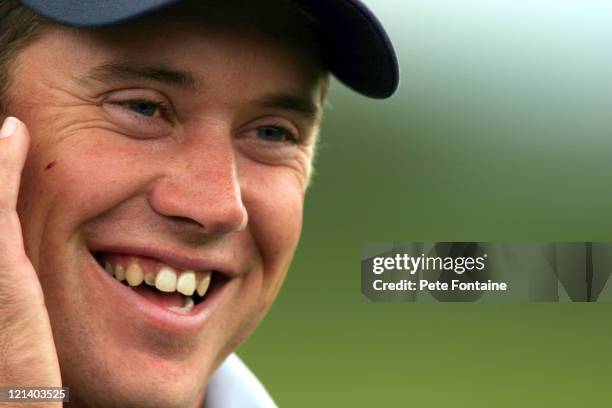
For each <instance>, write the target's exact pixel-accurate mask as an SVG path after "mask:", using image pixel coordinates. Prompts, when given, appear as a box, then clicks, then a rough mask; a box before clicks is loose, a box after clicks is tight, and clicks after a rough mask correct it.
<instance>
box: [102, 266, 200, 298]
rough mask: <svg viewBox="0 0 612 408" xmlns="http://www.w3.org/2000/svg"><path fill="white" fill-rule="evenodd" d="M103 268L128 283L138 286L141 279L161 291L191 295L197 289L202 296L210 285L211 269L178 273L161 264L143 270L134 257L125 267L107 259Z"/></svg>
mask: <svg viewBox="0 0 612 408" xmlns="http://www.w3.org/2000/svg"><path fill="white" fill-rule="evenodd" d="M104 269H105V270H106V272H108V273H109V274H110V275H112V276H114V277H115V279H117V280H119V281H124V280H127V283H128V285H130V286H138V285H140V284H141V283H142V282H143V281H144V282H145V283H146V284H147V285H149V286H155V287H156V288H157V289H158V290H160V291H162V292H179V293H181V294H183V295H185V296H191V295H193V294H194V292H196V291H197V293H198V295H200V296H204V295H205V294H206V292H207V291H208V288H209V286H210V278H211V275H212V273H211V271H198V272H195V271H191V270H187V271H183V272H181V273H180V274H179V273H177V272H176V270H174V269H173V268H172V267H170V266H168V265H164V266H162V267H161V268H160V269H159V270H158V271H147V272H146V274H145V273H144V272H143V268H142V267H141V266H140V264H139V263H138V261H137V260H136V259H130V260H129V262H128V264H127V267H124V266H123V265H121V264H120V263H117V264H116V265H115V266H114V267H113V265H111V264H110V263H109V262H108V261H105V263H104Z"/></svg>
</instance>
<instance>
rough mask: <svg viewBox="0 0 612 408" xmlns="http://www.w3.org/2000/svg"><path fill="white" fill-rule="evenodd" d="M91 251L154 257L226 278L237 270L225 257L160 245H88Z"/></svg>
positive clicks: (172, 265)
mask: <svg viewBox="0 0 612 408" xmlns="http://www.w3.org/2000/svg"><path fill="white" fill-rule="evenodd" d="M90 250H91V251H92V252H94V253H95V252H113V253H117V254H123V255H128V256H129V255H133V256H142V257H147V258H152V259H155V260H157V261H159V262H161V263H164V264H166V265H168V266H171V267H173V268H175V269H178V270H195V271H214V272H219V273H221V274H222V275H225V276H227V277H228V278H235V277H237V276H238V275H239V273H238V271H237V270H236V269H235V268H234V267H233V266H232V265H231V262H230V261H229V260H227V259H221V258H219V257H215V256H214V255H210V256H203V255H195V254H193V253H190V252H187V251H181V250H174V249H169V248H161V247H143V246H133V245H103V244H102V245H96V246H95V247H93V246H92V247H90Z"/></svg>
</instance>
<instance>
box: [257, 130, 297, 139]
mask: <svg viewBox="0 0 612 408" xmlns="http://www.w3.org/2000/svg"><path fill="white" fill-rule="evenodd" d="M257 137H258V138H259V139H261V140H264V141H266V142H277V143H281V142H297V137H296V136H295V135H294V134H293V133H292V132H290V131H289V130H287V129H284V128H282V127H279V126H261V127H258V128H257Z"/></svg>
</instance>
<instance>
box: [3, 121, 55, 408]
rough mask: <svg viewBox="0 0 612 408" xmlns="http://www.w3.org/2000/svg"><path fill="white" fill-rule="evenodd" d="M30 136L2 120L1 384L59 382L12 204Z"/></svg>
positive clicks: (15, 123) (42, 308) (37, 283)
mask: <svg viewBox="0 0 612 408" xmlns="http://www.w3.org/2000/svg"><path fill="white" fill-rule="evenodd" d="M29 141H30V139H29V134H28V130H27V128H26V126H25V124H23V123H22V122H21V121H19V120H17V119H15V118H7V119H6V120H5V122H4V125H3V127H2V130H1V131H0V387H61V377H60V369H59V363H58V359H57V353H56V350H55V344H54V343H53V335H52V332H51V324H50V322H49V315H48V313H47V308H46V306H45V301H44V297H43V291H42V287H41V285H40V281H39V280H38V276H37V275H36V271H35V270H34V268H33V266H32V264H31V263H30V260H29V259H28V258H27V256H26V253H25V249H24V244H23V238H22V233H21V225H20V222H19V217H18V215H17V209H16V206H17V196H18V193H19V185H20V180H21V172H22V170H23V166H24V163H25V160H26V156H27V153H28V147H29ZM3 406H6V405H3ZM16 406H21V407H23V406H24V405H23V404H16ZM36 406H38V407H40V406H41V404H36ZM48 406H61V404H57V403H56V404H49V405H48Z"/></svg>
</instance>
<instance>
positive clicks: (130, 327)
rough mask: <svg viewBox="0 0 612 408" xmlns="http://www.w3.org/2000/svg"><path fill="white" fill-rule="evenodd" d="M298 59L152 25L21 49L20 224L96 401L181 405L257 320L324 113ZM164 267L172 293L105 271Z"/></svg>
mask: <svg viewBox="0 0 612 408" xmlns="http://www.w3.org/2000/svg"><path fill="white" fill-rule="evenodd" d="M300 57H301V56H300V54H299V50H298V51H292V50H291V48H290V47H288V46H285V45H283V44H281V43H278V42H276V41H273V40H272V39H269V38H268V37H265V36H261V35H255V34H254V33H253V32H241V31H238V30H235V29H229V28H222V27H216V28H210V27H209V28H203V27H201V26H198V25H196V24H191V23H182V24H180V25H178V24H173V23H170V22H167V23H166V24H161V23H156V22H154V21H150V22H148V23H147V24H146V25H142V24H141V25H131V26H128V27H122V28H113V29H104V30H94V31H77V30H71V29H63V28H62V29H60V28H53V29H51V30H50V31H48V32H46V33H45V34H44V35H43V36H42V37H41V38H39V39H38V40H36V41H35V42H34V43H33V44H31V45H30V46H28V47H27V48H26V49H25V50H24V51H23V52H22V53H21V55H20V57H19V59H18V61H17V65H16V69H15V74H14V82H13V83H12V93H11V99H10V106H9V111H8V112H7V113H8V114H10V115H14V116H17V117H18V118H20V119H21V120H23V121H24V122H25V123H26V124H27V125H28V127H29V130H30V134H31V138H32V143H31V149H30V154H29V156H28V161H27V164H26V168H25V170H24V174H23V179H22V189H21V193H20V200H19V213H20V217H21V221H22V226H23V230H24V240H25V245H26V250H27V252H28V255H29V257H30V259H31V261H32V263H33V265H34V267H35V268H36V270H37V272H38V274H39V276H40V280H41V283H42V285H43V289H44V293H45V301H46V305H47V308H48V310H49V314H50V317H51V321H52V326H53V334H54V338H55V344H56V347H57V351H58V355H59V359H60V365H61V370H62V378H63V382H64V384H65V385H68V386H70V387H71V398H72V399H73V400H86V401H87V402H88V403H89V404H91V405H98V404H100V405H104V404H107V405H115V406H130V405H134V406H141V407H144V406H189V405H193V404H194V403H196V402H197V398H198V396H199V395H201V393H202V391H203V390H204V387H205V384H206V382H207V380H208V379H209V377H210V375H211V373H212V371H213V370H214V368H215V367H216V366H217V365H218V364H220V362H221V361H222V360H223V359H224V358H225V357H226V355H227V354H228V353H230V352H231V351H232V350H233V349H235V348H236V347H237V345H238V344H239V343H240V342H241V341H243V340H244V339H245V338H246V337H247V336H248V334H249V333H250V332H251V331H252V330H253V329H254V327H255V326H256V325H257V324H258V323H259V322H260V320H261V319H262V318H263V316H264V314H265V313H266V311H267V310H268V308H269V307H270V304H271V302H272V301H273V300H274V298H275V296H276V294H277V292H278V290H279V287H280V285H281V283H282V281H283V278H284V277H285V274H286V272H287V269H288V267H289V264H290V261H291V258H292V256H293V253H294V251H295V248H296V245H297V242H298V238H299V234H300V229H301V221H302V218H301V216H302V206H303V200H304V192H305V189H306V185H307V181H308V176H309V167H310V164H311V159H312V152H313V144H314V139H315V134H316V128H317V126H318V121H319V113H320V104H321V74H320V71H319V70H318V68H317V67H316V66H315V65H314V64H311V63H307V62H304V59H303V58H300ZM104 261H107V262H109V263H110V264H112V265H113V266H118V265H122V266H124V267H127V266H129V264H130V263H136V264H138V265H139V266H140V267H141V268H142V270H143V271H144V273H145V274H146V273H148V272H151V273H157V272H158V271H159V270H160V269H162V268H164V267H167V266H169V267H171V268H172V270H173V271H174V272H176V273H177V274H178V275H179V276H180V274H181V273H182V272H184V271H188V270H192V271H195V272H196V276H197V277H198V279H200V278H201V277H202V276H205V275H206V272H207V271H212V284H211V288H210V289H209V291H208V293H207V294H206V295H205V297H204V301H202V302H201V303H199V304H198V305H196V306H195V308H194V309H193V310H192V311H190V312H186V313H181V312H177V311H172V310H169V309H168V307H172V306H174V307H180V306H181V305H182V301H183V298H182V296H181V295H179V294H178V293H177V292H174V293H167V294H163V293H162V292H161V291H159V290H157V289H153V288H152V287H150V286H147V285H146V284H145V283H142V284H141V285H140V287H139V289H136V290H135V289H133V288H130V287H128V286H127V284H126V283H125V282H123V283H120V282H119V281H118V280H117V279H116V278H114V277H112V276H111V275H109V274H107V272H105V271H104V269H103V268H102V266H101V265H100V263H104Z"/></svg>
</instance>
